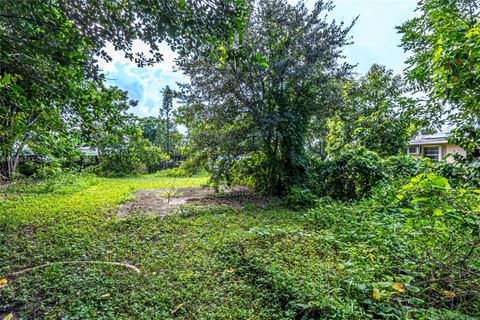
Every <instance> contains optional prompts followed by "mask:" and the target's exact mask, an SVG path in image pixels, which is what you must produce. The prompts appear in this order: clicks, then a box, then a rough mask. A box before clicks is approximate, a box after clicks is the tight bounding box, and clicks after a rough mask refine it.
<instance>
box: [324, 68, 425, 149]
mask: <svg viewBox="0 0 480 320" xmlns="http://www.w3.org/2000/svg"><path fill="white" fill-rule="evenodd" d="M344 90H346V95H345V103H344V108H343V109H342V110H339V112H338V113H337V114H336V116H334V117H332V118H331V119H329V120H328V127H329V134H328V136H327V146H326V148H327V153H328V154H329V155H336V154H338V153H339V152H340V151H342V150H343V149H345V148H349V147H352V146H364V147H366V148H367V149H369V150H371V151H375V152H377V153H378V154H380V155H382V156H391V155H395V154H397V153H399V152H404V149H405V147H406V146H407V144H408V141H409V140H410V138H411V137H412V134H413V133H414V132H416V131H418V130H419V129H420V127H421V126H422V124H424V122H423V121H422V120H421V115H420V114H419V110H418V109H417V108H416V100H415V99H412V98H410V97H408V96H407V94H408V88H407V86H406V85H405V83H404V80H403V79H402V78H401V76H399V75H394V73H393V71H392V70H388V69H387V68H385V67H383V66H379V65H373V66H372V67H371V68H370V70H369V71H368V72H367V74H366V75H365V76H363V77H362V78H360V79H359V80H352V81H350V82H347V83H346V85H345V89H344Z"/></svg>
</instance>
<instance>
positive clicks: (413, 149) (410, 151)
mask: <svg viewBox="0 0 480 320" xmlns="http://www.w3.org/2000/svg"><path fill="white" fill-rule="evenodd" d="M407 153H408V154H419V153H420V147H408V151H407Z"/></svg>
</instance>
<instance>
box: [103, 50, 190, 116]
mask: <svg viewBox="0 0 480 320" xmlns="http://www.w3.org/2000/svg"><path fill="white" fill-rule="evenodd" d="M159 47H160V48H159V50H160V52H161V53H162V55H163V59H164V60H163V61H162V62H160V63H158V64H155V65H153V66H147V67H143V68H139V67H137V65H136V64H135V63H134V62H132V61H130V60H129V59H127V58H125V55H124V53H123V52H122V51H116V50H115V49H114V47H113V45H111V44H109V45H107V48H106V51H107V53H108V54H109V55H110V56H111V57H112V61H111V62H106V61H104V60H101V61H99V66H100V68H101V69H102V70H103V71H104V72H105V74H106V78H107V82H108V83H109V84H111V85H114V86H118V87H119V88H121V89H123V90H126V91H128V94H129V97H130V98H131V99H133V100H137V101H138V105H137V106H136V107H135V108H133V109H132V110H131V112H132V113H134V114H135V115H138V116H142V117H144V116H157V115H158V108H159V106H160V104H161V103H162V97H161V92H160V91H161V90H162V89H163V88H165V86H167V85H169V86H170V87H171V88H173V89H175V88H177V85H176V82H180V83H186V82H188V77H187V76H185V75H184V74H183V73H181V72H180V71H175V61H174V60H175V58H176V57H177V54H175V53H174V52H173V51H172V50H171V49H170V48H169V47H168V45H167V44H165V43H162V44H160V46H159ZM133 51H134V52H144V53H145V54H146V55H147V56H148V46H147V44H145V43H143V42H141V41H135V42H134V43H133Z"/></svg>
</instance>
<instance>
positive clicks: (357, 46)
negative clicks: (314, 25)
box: [100, 0, 417, 116]
mask: <svg viewBox="0 0 480 320" xmlns="http://www.w3.org/2000/svg"><path fill="white" fill-rule="evenodd" d="M296 1H297V0H289V2H290V3H296ZM334 3H335V5H336V8H335V9H334V11H333V12H332V13H331V17H332V18H334V19H336V20H337V21H345V22H346V23H349V22H350V21H352V19H353V18H354V17H356V16H359V19H358V21H357V23H356V25H355V26H354V28H353V30H352V32H351V35H352V37H353V41H354V44H353V45H351V46H349V47H347V48H346V49H345V54H346V56H347V61H348V62H349V63H351V64H358V66H357V68H356V72H358V73H360V74H363V73H365V72H367V71H368V69H369V68H370V66H371V65H372V64H374V63H378V64H381V65H385V66H387V67H388V68H390V69H393V70H394V71H395V72H396V73H401V72H402V70H403V69H404V68H405V65H404V61H405V59H406V58H407V55H406V54H404V53H403V49H401V48H399V47H398V46H399V44H400V35H398V34H397V32H396V30H395V26H398V25H400V24H401V23H403V22H404V21H406V20H408V19H410V18H412V17H414V15H415V12H414V10H415V8H416V3H417V0H334ZM306 4H307V7H309V8H311V7H313V4H314V0H307V1H306ZM134 50H135V51H139V52H142V51H143V52H146V51H147V50H146V47H145V45H144V44H143V43H141V42H135V43H134ZM160 50H161V52H162V54H163V55H164V61H163V62H161V63H159V64H157V65H155V66H151V67H146V68H138V67H137V66H136V65H135V64H134V63H133V62H131V61H129V60H128V59H126V58H124V56H123V53H122V52H118V51H115V50H114V49H113V47H108V48H107V51H108V52H109V53H110V54H111V56H112V58H113V60H112V61H111V62H109V63H106V62H104V61H101V62H100V67H101V68H102V69H103V70H104V71H105V72H106V73H107V78H108V79H109V80H108V82H109V83H110V84H112V85H116V86H118V87H120V88H121V89H124V90H127V91H128V94H129V97H130V98H131V99H134V100H137V101H138V102H139V103H138V106H137V107H135V108H134V109H133V110H131V111H132V112H133V113H134V114H136V115H138V116H157V115H158V107H159V105H160V104H161V94H160V90H161V89H162V88H164V87H165V86H166V85H170V87H173V88H176V87H177V86H176V83H177V82H180V83H185V82H188V77H186V76H185V75H183V74H182V73H181V72H178V71H175V63H174V58H175V53H173V52H172V51H171V50H170V49H169V48H168V46H166V45H161V46H160Z"/></svg>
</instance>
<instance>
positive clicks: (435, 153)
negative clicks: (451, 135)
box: [407, 132, 466, 162]
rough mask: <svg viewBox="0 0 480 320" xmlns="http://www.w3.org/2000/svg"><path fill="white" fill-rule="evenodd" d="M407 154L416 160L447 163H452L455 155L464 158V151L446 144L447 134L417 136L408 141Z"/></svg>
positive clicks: (453, 145)
mask: <svg viewBox="0 0 480 320" xmlns="http://www.w3.org/2000/svg"><path fill="white" fill-rule="evenodd" d="M407 154H408V155H410V156H412V157H414V158H417V159H420V158H429V159H430V160H432V161H441V160H446V161H447V162H453V161H454V157H453V156H454V155H455V154H459V155H461V156H466V152H465V150H464V149H462V148H461V147H459V146H457V145H455V144H451V143H448V132H439V133H436V134H432V135H419V136H417V137H416V138H415V139H413V140H411V141H410V143H409V145H408V148H407Z"/></svg>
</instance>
